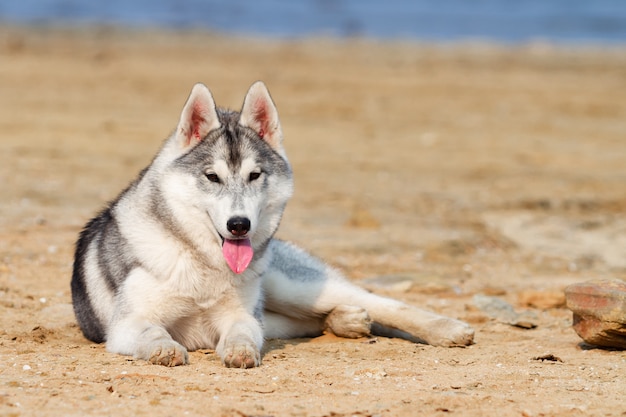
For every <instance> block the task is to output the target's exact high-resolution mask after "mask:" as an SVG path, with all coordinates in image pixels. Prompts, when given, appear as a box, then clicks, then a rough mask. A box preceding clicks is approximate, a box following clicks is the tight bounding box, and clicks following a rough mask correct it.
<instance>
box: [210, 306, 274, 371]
mask: <svg viewBox="0 0 626 417" xmlns="http://www.w3.org/2000/svg"><path fill="white" fill-rule="evenodd" d="M220 322H221V323H220V324H219V327H220V328H222V329H223V330H222V331H221V334H222V336H221V337H220V340H219V342H218V344H217V347H216V348H215V351H216V353H217V354H218V355H219V356H220V357H221V358H222V362H223V363H224V365H226V366H227V367H228V368H254V367H256V366H259V365H261V348H262V347H263V329H262V328H261V324H260V323H259V321H258V320H257V319H256V318H255V317H252V316H250V315H249V314H246V313H245V312H242V313H241V314H237V315H233V314H232V313H231V312H229V313H228V318H226V317H225V316H223V318H221V319H220Z"/></svg>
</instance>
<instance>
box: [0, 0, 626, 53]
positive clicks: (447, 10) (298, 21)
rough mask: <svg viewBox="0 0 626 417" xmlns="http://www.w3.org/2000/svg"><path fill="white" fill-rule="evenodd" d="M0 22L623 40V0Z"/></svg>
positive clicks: (178, 12) (201, 5) (194, 3)
mask: <svg viewBox="0 0 626 417" xmlns="http://www.w3.org/2000/svg"><path fill="white" fill-rule="evenodd" d="M2 21H4V22H5V23H6V22H13V23H35V24H73V25H91V24H101V25H122V26H132V27H168V28H176V29H189V28H195V29H203V30H210V31H217V32H221V33H226V34H241V35H261V36H267V37H279V38H300V37H307V36H311V35H313V36H330V37H366V38H377V39H411V40H423V41H443V42H450V41H458V40H461V39H477V40H491V41H496V42H502V43H522V42H530V41H538V40H542V41H548V42H555V43H567V44H572V43H593V44H598V43H601V44H615V43H623V42H625V41H626V4H625V3H624V1H623V0H594V1H586V0H582V1H581V0H525V1H510V0H476V1H465V0H443V1H428V0H391V1H377V0H336V1H333V0H299V1H285V0H264V1H255V0H232V1H228V2H224V1H217V0H135V1H125V0H109V1H83V0H20V1H12V0H3V1H2V2H0V22H2Z"/></svg>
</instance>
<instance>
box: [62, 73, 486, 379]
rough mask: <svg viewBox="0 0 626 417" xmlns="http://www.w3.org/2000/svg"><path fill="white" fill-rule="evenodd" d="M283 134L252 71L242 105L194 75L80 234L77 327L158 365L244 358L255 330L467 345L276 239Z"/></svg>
mask: <svg viewBox="0 0 626 417" xmlns="http://www.w3.org/2000/svg"><path fill="white" fill-rule="evenodd" d="M282 141H283V135H282V130H281V126H280V122H279V119H278V113H277V110H276V107H275V105H274V103H273V101H272V99H271V97H270V95H269V92H268V91H267V88H266V87H265V85H264V84H263V83H262V82H256V83H255V84H253V85H252V86H251V87H250V90H249V91H248V93H247V95H246V97H245V99H244V103H243V107H242V109H241V111H240V112H234V111H228V110H224V109H220V108H216V106H215V102H214V101H213V97H212V95H211V93H210V92H209V90H208V89H207V87H206V86H204V85H202V84H197V85H195V86H194V87H193V89H192V91H191V94H190V96H189V98H188V100H187V102H186V103H185V105H184V108H183V111H182V114H181V117H180V121H179V123H178V126H177V128H176V130H175V131H174V133H173V134H172V135H171V136H170V137H169V139H167V140H166V141H165V143H164V145H163V146H162V148H161V150H160V151H159V153H158V154H157V155H156V156H155V158H154V159H153V161H152V163H151V164H150V165H149V166H148V167H147V168H146V169H144V170H143V171H142V172H141V173H140V175H139V177H138V178H137V179H136V180H135V181H134V182H132V183H131V184H130V186H128V188H126V190H124V191H123V192H122V193H121V194H120V195H119V196H118V197H117V199H116V200H114V201H113V202H112V203H110V204H109V206H108V207H106V208H105V209H104V210H103V211H102V212H100V213H99V214H98V215H97V217H95V218H94V219H92V220H91V221H90V222H89V223H87V225H86V226H85V228H84V229H83V231H82V232H81V234H80V237H79V239H78V242H77V244H76V253H75V260H74V271H73V276H72V283H71V287H72V298H73V304H74V311H75V314H76V319H77V321H78V323H79V325H80V328H81V330H82V331H83V333H84V335H85V337H87V338H88V339H89V340H92V341H94V342H97V343H101V342H106V346H107V349H108V350H109V351H111V352H115V353H120V354H124V355H133V356H134V357H136V358H140V359H145V360H148V361H150V362H152V363H156V364H161V365H166V366H175V365H183V364H187V363H188V362H189V359H188V355H187V351H193V350H195V349H200V348H211V349H215V350H216V352H217V354H218V355H219V356H220V357H221V358H222V360H223V362H224V364H225V365H226V366H229V367H254V366H258V365H260V363H261V351H262V346H263V341H264V339H265V338H295V337H306V336H315V335H319V334H322V332H323V331H325V330H330V331H333V332H334V333H336V334H337V335H339V336H345V337H359V336H363V335H367V334H370V332H372V331H374V332H376V333H379V334H383V335H395V336H402V337H405V338H409V339H412V340H415V341H420V342H425V343H429V344H432V345H439V346H465V345H468V344H471V343H472V340H473V335H474V331H473V330H472V329H471V328H470V327H469V326H468V325H467V324H465V323H463V322H461V321H458V320H454V319H450V318H446V317H443V316H440V315H437V314H434V313H430V312H427V311H424V310H420V309H417V308H415V307H411V306H409V305H406V304H404V303H401V302H399V301H395V300H392V299H388V298H384V297H381V296H378V295H375V294H372V293H369V292H367V291H365V290H364V289H361V288H359V287H357V286H355V285H353V284H351V283H350V282H348V281H347V280H346V279H344V278H343V277H342V276H341V274H340V273H339V272H338V271H336V270H334V269H332V268H331V267H329V266H328V265H326V264H325V263H323V262H322V261H320V260H318V259H316V258H314V257H312V256H311V255H309V254H307V253H306V252H304V251H303V250H301V249H299V248H297V247H295V246H294V245H292V244H289V243H287V242H283V241H280V240H276V239H273V235H274V233H275V232H276V229H277V228H278V225H279V223H280V219H281V216H282V213H283V210H284V208H285V204H286V203H287V201H288V199H289V198H290V197H291V194H292V189H293V179H292V171H291V167H290V165H289V162H288V160H287V157H286V154H285V151H284V149H283V146H282Z"/></svg>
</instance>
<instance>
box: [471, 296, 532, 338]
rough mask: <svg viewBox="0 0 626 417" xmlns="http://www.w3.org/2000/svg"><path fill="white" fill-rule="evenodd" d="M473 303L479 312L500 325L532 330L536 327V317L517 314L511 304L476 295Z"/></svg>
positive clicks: (527, 312) (529, 313)
mask: <svg viewBox="0 0 626 417" xmlns="http://www.w3.org/2000/svg"><path fill="white" fill-rule="evenodd" d="M473 301H474V305H475V306H476V307H477V308H478V309H479V310H480V311H482V312H483V313H485V314H486V315H488V316H489V317H491V318H493V319H496V320H498V321H500V322H502V323H506V324H510V325H511V326H516V327H521V328H523V329H534V328H535V327H537V323H536V322H537V317H536V316H534V315H533V314H532V312H529V311H526V312H523V313H517V312H516V311H515V310H514V309H513V306H512V305H511V304H509V303H507V302H506V301H504V300H503V299H501V298H498V297H490V296H487V295H484V294H476V295H475V296H474V298H473Z"/></svg>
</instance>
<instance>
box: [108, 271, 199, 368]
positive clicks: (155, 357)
mask: <svg viewBox="0 0 626 417" xmlns="http://www.w3.org/2000/svg"><path fill="white" fill-rule="evenodd" d="M151 285H157V284H156V280H155V279H154V278H153V277H152V276H151V275H150V274H148V273H147V272H145V271H143V270H141V269H139V268H138V269H135V270H133V271H132V272H131V273H130V275H129V276H128V277H127V279H126V280H125V281H124V284H123V285H122V287H121V288H120V291H119V294H118V295H117V297H116V299H115V307H114V311H115V313H114V315H113V317H112V319H111V323H110V326H109V331H108V334H107V341H106V345H107V350H109V351H110V352H114V353H120V354H123V355H132V356H134V357H135V358H137V359H143V360H147V361H149V362H151V363H153V364H158V365H165V366H177V365H186V364H188V363H189V358H188V354H187V349H185V347H183V346H182V345H181V344H180V343H178V342H176V341H174V339H172V336H171V335H170V334H169V333H168V332H167V330H166V327H167V325H168V323H166V322H163V318H164V317H167V319H168V320H171V321H172V322H173V321H175V320H176V319H177V317H174V316H169V317H168V316H167V314H168V312H172V311H180V310H181V306H180V305H179V304H177V303H176V300H169V302H170V304H177V305H168V303H167V302H164V299H167V298H166V297H158V293H157V292H150V291H145V287H146V286H151Z"/></svg>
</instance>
